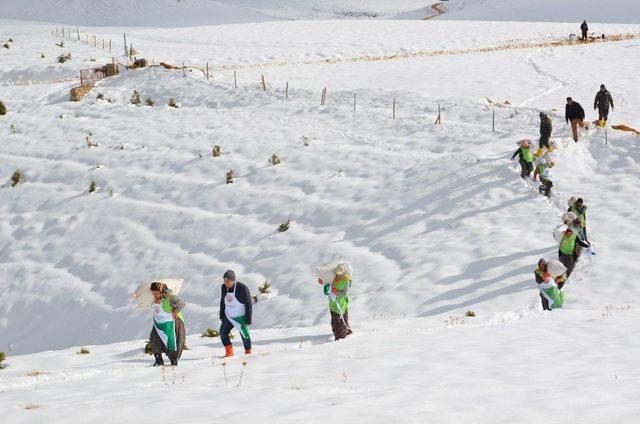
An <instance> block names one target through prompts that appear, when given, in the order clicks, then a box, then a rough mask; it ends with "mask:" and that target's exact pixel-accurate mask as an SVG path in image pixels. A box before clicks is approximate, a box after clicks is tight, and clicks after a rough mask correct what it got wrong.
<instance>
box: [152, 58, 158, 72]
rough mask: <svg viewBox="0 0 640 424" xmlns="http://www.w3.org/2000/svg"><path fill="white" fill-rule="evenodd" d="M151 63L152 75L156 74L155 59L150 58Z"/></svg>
mask: <svg viewBox="0 0 640 424" xmlns="http://www.w3.org/2000/svg"><path fill="white" fill-rule="evenodd" d="M151 64H152V65H153V75H158V73H157V72H156V60H155V59H152V60H151Z"/></svg>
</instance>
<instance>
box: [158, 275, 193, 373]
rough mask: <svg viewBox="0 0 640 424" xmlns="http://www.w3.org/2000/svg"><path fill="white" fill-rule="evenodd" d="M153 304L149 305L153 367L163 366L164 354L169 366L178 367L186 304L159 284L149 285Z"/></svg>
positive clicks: (183, 335)
mask: <svg viewBox="0 0 640 424" xmlns="http://www.w3.org/2000/svg"><path fill="white" fill-rule="evenodd" d="M151 293H152V294H153V298H154V302H153V304H152V305H151V313H152V314H153V329H152V330H151V334H150V335H149V342H150V344H151V351H152V352H153V355H154V356H155V358H156V362H155V363H154V364H153V366H160V365H164V360H163V359H162V354H163V353H166V354H167V356H168V357H169V360H170V361H171V365H178V359H180V356H182V349H183V347H184V343H185V339H186V331H185V328H184V318H183V316H182V310H183V309H184V307H185V306H186V304H185V303H184V302H183V301H182V300H180V298H179V297H178V296H176V295H174V294H173V293H172V292H171V290H169V289H168V288H167V286H166V285H165V284H163V283H161V282H157V281H156V282H153V283H151Z"/></svg>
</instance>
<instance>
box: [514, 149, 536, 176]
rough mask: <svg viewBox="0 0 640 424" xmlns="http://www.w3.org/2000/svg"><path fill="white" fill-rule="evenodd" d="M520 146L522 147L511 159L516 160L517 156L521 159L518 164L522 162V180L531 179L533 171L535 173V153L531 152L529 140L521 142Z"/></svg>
mask: <svg viewBox="0 0 640 424" xmlns="http://www.w3.org/2000/svg"><path fill="white" fill-rule="evenodd" d="M518 145H519V146H520V147H518V150H516V151H515V152H514V153H513V155H511V159H512V160H513V159H515V158H516V156H519V157H520V158H519V159H518V162H520V178H522V179H523V180H524V179H525V178H527V177H530V176H531V171H533V152H532V151H531V146H530V144H529V140H522V141H519V142H518Z"/></svg>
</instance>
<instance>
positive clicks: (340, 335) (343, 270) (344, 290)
mask: <svg viewBox="0 0 640 424" xmlns="http://www.w3.org/2000/svg"><path fill="white" fill-rule="evenodd" d="M351 275H352V269H351V266H350V265H349V264H348V263H344V262H343V263H339V264H338V265H336V267H335V268H334V269H333V275H332V281H331V282H329V281H323V280H322V279H321V278H318V284H320V285H322V288H323V291H324V294H325V295H326V296H328V297H329V312H330V313H331V331H332V332H333V336H334V338H335V340H340V339H344V338H345V337H347V336H348V335H349V334H351V333H352V331H351V328H350V326H349V289H350V288H351Z"/></svg>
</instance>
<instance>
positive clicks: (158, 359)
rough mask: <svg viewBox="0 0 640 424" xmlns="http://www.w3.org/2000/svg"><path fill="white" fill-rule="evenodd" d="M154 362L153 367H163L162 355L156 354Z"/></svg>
mask: <svg viewBox="0 0 640 424" xmlns="http://www.w3.org/2000/svg"><path fill="white" fill-rule="evenodd" d="M154 356H155V358H156V362H155V364H153V366H154V367H161V366H164V359H162V353H156V354H155V355H154Z"/></svg>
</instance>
